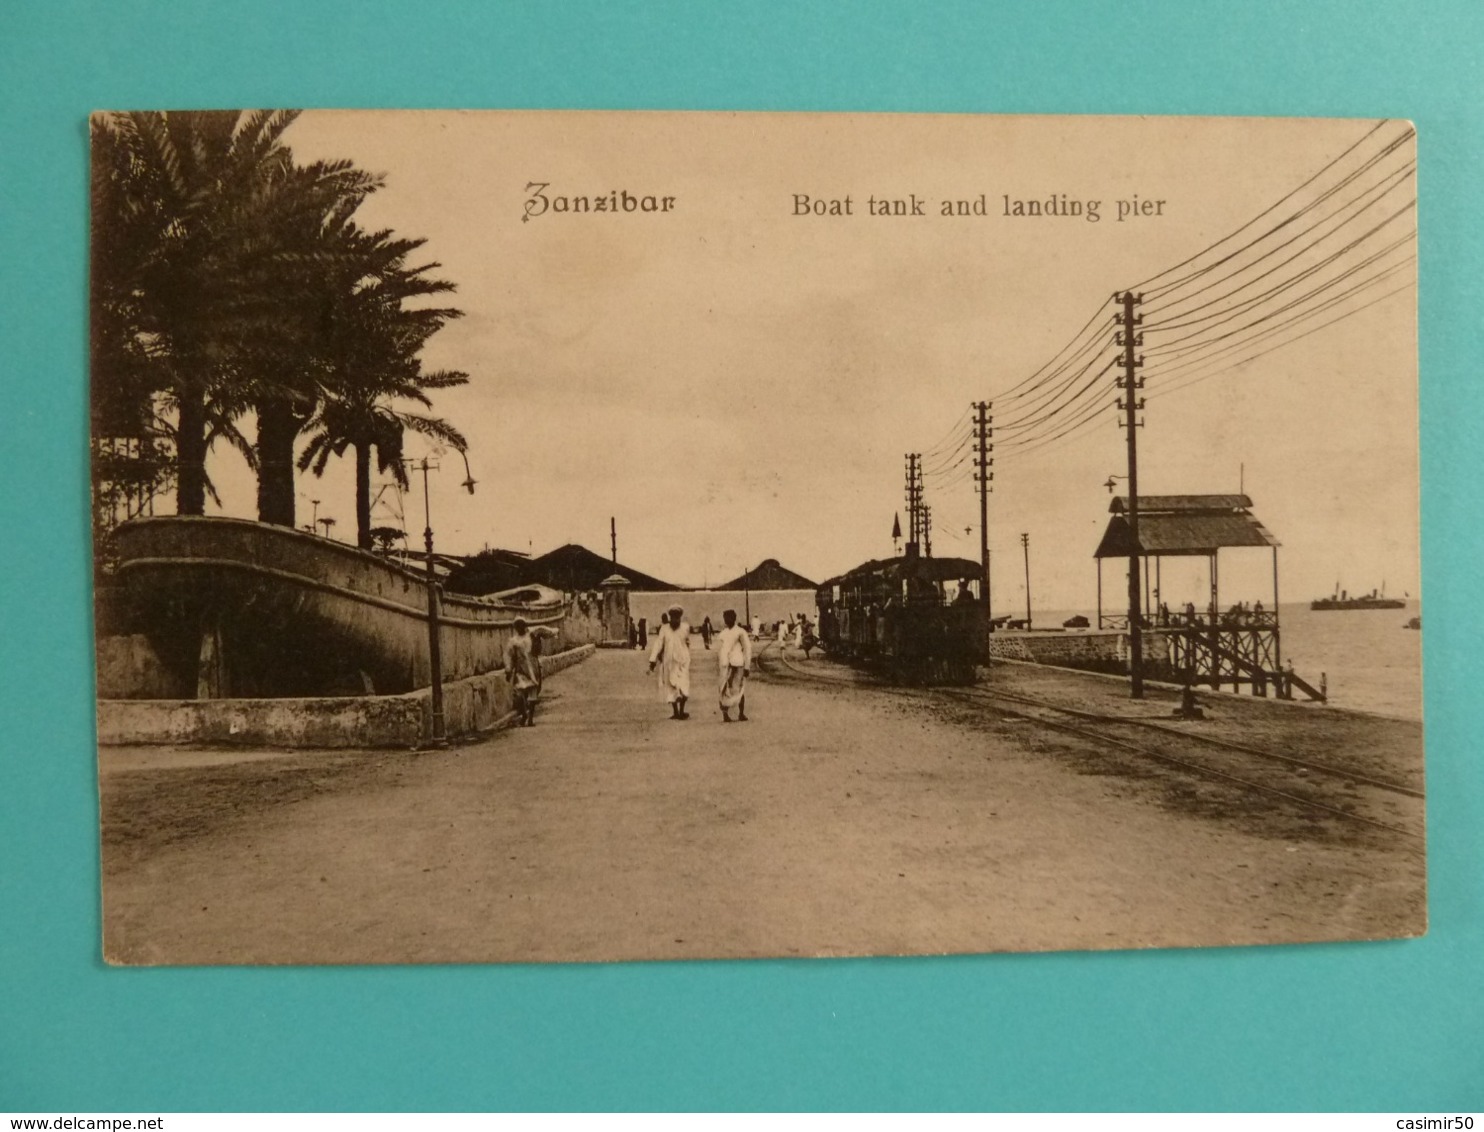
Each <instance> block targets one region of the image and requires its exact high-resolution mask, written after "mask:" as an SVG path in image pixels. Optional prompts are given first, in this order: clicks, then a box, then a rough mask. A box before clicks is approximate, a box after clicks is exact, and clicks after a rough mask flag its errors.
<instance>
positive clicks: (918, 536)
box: [907, 452, 922, 547]
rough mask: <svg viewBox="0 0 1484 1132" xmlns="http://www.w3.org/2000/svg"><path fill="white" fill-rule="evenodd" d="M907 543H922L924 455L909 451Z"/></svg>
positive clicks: (917, 544) (918, 544) (909, 544)
mask: <svg viewBox="0 0 1484 1132" xmlns="http://www.w3.org/2000/svg"><path fill="white" fill-rule="evenodd" d="M907 545H908V546H914V545H915V546H918V547H921V545H922V456H921V455H919V454H918V453H916V452H908V453H907Z"/></svg>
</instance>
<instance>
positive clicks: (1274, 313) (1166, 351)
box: [1149, 232, 1416, 358]
mask: <svg viewBox="0 0 1484 1132" xmlns="http://www.w3.org/2000/svg"><path fill="white" fill-rule="evenodd" d="M1413 239H1416V233H1415V232H1412V233H1408V234H1407V235H1406V236H1403V237H1402V238H1401V239H1399V240H1396V241H1395V242H1393V243H1391V244H1389V245H1387V246H1386V247H1385V248H1382V249H1381V250H1380V251H1379V252H1376V253H1374V254H1373V255H1369V256H1367V257H1366V258H1365V259H1363V260H1361V261H1360V262H1359V263H1356V264H1354V265H1352V266H1350V267H1348V268H1346V269H1345V270H1344V271H1343V272H1341V273H1340V274H1339V275H1337V276H1335V277H1334V278H1333V279H1328V280H1326V281H1325V282H1323V283H1321V284H1319V285H1318V286H1317V287H1313V288H1311V289H1309V290H1308V291H1305V292H1304V293H1303V294H1301V295H1299V296H1298V297H1297V298H1295V299H1291V300H1289V301H1288V302H1286V303H1284V304H1283V305H1282V306H1279V307H1275V308H1274V309H1273V310H1271V311H1269V312H1268V313H1267V314H1264V315H1262V316H1260V317H1258V318H1255V319H1253V320H1252V321H1251V322H1246V323H1243V324H1242V325H1241V326H1239V327H1237V328H1236V329H1235V330H1229V331H1227V332H1226V333H1225V334H1218V335H1216V336H1214V337H1210V338H1204V339H1203V340H1201V341H1195V342H1191V344H1189V345H1186V346H1178V343H1180V342H1186V341H1189V340H1190V339H1194V338H1200V337H1201V335H1203V334H1205V333H1207V332H1208V331H1200V332H1198V333H1197V334H1194V335H1188V336H1187V337H1186V338H1181V339H1176V341H1175V342H1173V343H1170V344H1168V345H1166V346H1161V347H1159V348H1158V349H1152V350H1150V351H1149V356H1150V357H1151V358H1160V357H1170V358H1179V357H1181V356H1182V355H1184V354H1190V353H1193V352H1199V351H1201V350H1205V349H1208V348H1210V347H1211V346H1214V345H1215V344H1216V343H1218V342H1221V341H1224V340H1225V339H1227V338H1231V337H1233V336H1235V335H1238V334H1241V333H1242V332H1244V331H1247V330H1250V329H1252V328H1253V327H1254V326H1260V325H1261V324H1263V323H1265V322H1267V321H1269V320H1270V319H1274V318H1277V317H1278V316H1279V315H1280V314H1283V313H1285V312H1287V311H1290V310H1292V309H1294V308H1295V307H1299V306H1302V305H1303V304H1304V303H1306V302H1308V301H1309V300H1310V299H1312V298H1314V297H1315V296H1316V295H1320V294H1323V293H1324V292H1325V291H1327V290H1329V289H1330V288H1332V287H1335V286H1337V285H1339V284H1340V283H1343V282H1344V281H1345V280H1346V279H1348V278H1350V276H1352V275H1354V274H1355V273H1356V272H1359V271H1363V270H1365V268H1367V267H1369V266H1370V265H1371V264H1373V263H1375V262H1376V261H1377V260H1381V259H1384V258H1385V257H1386V256H1388V255H1390V254H1391V253H1392V252H1394V251H1396V249H1397V248H1399V247H1401V246H1402V245H1403V244H1405V243H1406V242H1407V241H1409V240H1413ZM1249 313H1250V312H1249ZM1234 317H1235V316H1234ZM1226 321H1228V322H1229V321H1231V319H1227V320H1226ZM1218 325H1224V323H1221V324H1218ZM1214 329H1216V327H1210V328H1208V330H1214ZM1177 347H1178V348H1177Z"/></svg>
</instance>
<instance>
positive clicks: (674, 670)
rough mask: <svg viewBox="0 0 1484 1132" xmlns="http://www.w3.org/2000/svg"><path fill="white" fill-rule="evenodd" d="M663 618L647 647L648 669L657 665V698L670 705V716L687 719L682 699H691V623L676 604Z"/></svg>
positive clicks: (653, 668)
mask: <svg viewBox="0 0 1484 1132" xmlns="http://www.w3.org/2000/svg"><path fill="white" fill-rule="evenodd" d="M666 618H667V619H666V620H665V621H664V622H662V623H661V624H660V630H659V632H658V633H656V634H655V638H654V647H653V648H651V649H650V650H649V671H651V672H653V671H654V670H655V668H656V667H658V668H659V672H660V699H662V700H664V701H665V702H666V703H667V704H669V705H670V718H671V719H689V718H690V715H689V714H688V713H687V712H686V710H685V701H686V700H688V699H689V698H690V626H689V625H688V624H687V623H686V621H685V610H683V609H681V608H680V606H678V605H672V606H670V609H669V612H668V613H667V614H666Z"/></svg>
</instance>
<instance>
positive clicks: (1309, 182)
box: [1131, 118, 1413, 293]
mask: <svg viewBox="0 0 1484 1132" xmlns="http://www.w3.org/2000/svg"><path fill="white" fill-rule="evenodd" d="M1390 121H1391V119H1389V118H1383V119H1381V120H1380V121H1379V122H1377V123H1376V124H1375V125H1374V126H1372V127H1371V128H1370V129H1369V130H1367V131H1366V133H1365V134H1364V136H1362V137H1361V138H1360V139H1359V140H1358V141H1356V142H1355V143H1354V144H1353V145H1351V146H1349V147H1348V148H1346V149H1345V150H1344V151H1343V152H1341V153H1340V154H1339V156H1337V157H1335V158H1334V159H1333V160H1332V161H1330V162H1328V163H1327V164H1325V165H1323V166H1322V167H1321V168H1320V169H1319V170H1318V171H1317V172H1316V173H1315V174H1314V175H1313V176H1311V177H1310V178H1309V179H1308V180H1306V181H1304V182H1303V183H1302V184H1300V185H1297V186H1295V187H1294V188H1293V189H1291V190H1290V191H1289V192H1287V193H1285V194H1284V195H1283V196H1281V197H1279V198H1278V199H1277V200H1275V201H1274V202H1273V203H1272V204H1270V205H1268V207H1267V208H1265V209H1263V210H1262V211H1261V212H1259V213H1258V214H1257V215H1256V216H1254V217H1252V219H1250V220H1248V221H1247V222H1246V223H1244V224H1242V225H1240V226H1239V227H1237V228H1234V229H1233V230H1232V231H1230V232H1228V233H1227V234H1226V235H1225V236H1223V237H1221V239H1219V240H1216V241H1215V242H1214V243H1211V244H1208V245H1207V246H1206V247H1204V248H1202V249H1201V250H1200V251H1198V252H1196V253H1195V254H1194V255H1192V256H1189V257H1188V258H1186V259H1183V260H1181V261H1180V262H1179V263H1177V264H1174V265H1172V266H1170V267H1167V268H1165V269H1164V270H1163V271H1160V272H1157V273H1156V274H1154V275H1151V276H1150V277H1149V278H1148V279H1145V280H1143V281H1142V282H1139V283H1135V284H1134V285H1133V287H1132V288H1131V289H1132V290H1135V291H1137V290H1139V289H1140V288H1143V289H1146V290H1148V291H1150V292H1151V293H1152V292H1153V291H1156V290H1158V291H1167V290H1169V289H1170V288H1171V287H1175V286H1178V285H1179V284H1180V283H1182V282H1184V281H1185V279H1189V278H1193V277H1194V276H1193V275H1190V276H1185V277H1184V278H1182V279H1178V280H1175V281H1173V282H1170V283H1164V284H1161V285H1160V286H1159V287H1158V288H1154V287H1152V286H1151V285H1152V284H1153V283H1154V282H1155V280H1157V279H1163V278H1164V277H1165V276H1166V275H1170V274H1172V273H1174V272H1176V271H1179V270H1180V269H1181V268H1182V267H1187V266H1189V265H1190V264H1192V263H1194V262H1195V261H1196V260H1198V259H1200V258H1201V257H1202V256H1203V255H1205V254H1206V253H1207V252H1211V251H1214V250H1215V249H1217V248H1219V247H1220V246H1221V245H1222V244H1225V243H1227V242H1228V241H1230V240H1233V239H1235V238H1236V237H1237V236H1239V235H1241V234H1242V233H1243V232H1245V231H1246V230H1247V229H1248V228H1251V227H1252V226H1253V225H1254V224H1256V223H1258V221H1260V220H1261V219H1262V218H1263V217H1264V216H1267V215H1268V214H1269V213H1271V212H1273V211H1274V210H1275V209H1277V208H1279V207H1280V206H1281V205H1283V204H1284V203H1285V202H1287V201H1289V200H1292V199H1293V198H1294V197H1296V196H1297V195H1298V194H1299V193H1301V192H1303V191H1304V190H1305V189H1307V188H1308V187H1309V186H1310V185H1312V184H1313V183H1314V182H1315V181H1317V180H1319V178H1320V177H1322V176H1324V174H1325V173H1327V172H1329V171H1330V170H1331V169H1333V168H1334V167H1335V166H1336V165H1338V164H1339V163H1340V162H1341V161H1343V160H1345V158H1347V157H1349V156H1350V154H1352V153H1354V152H1355V151H1356V150H1357V149H1359V148H1360V147H1361V146H1363V145H1364V144H1365V143H1366V142H1368V141H1369V140H1370V139H1371V138H1372V137H1374V136H1375V135H1376V133H1377V132H1378V131H1380V130H1381V129H1383V128H1384V127H1385V126H1386V125H1387V124H1388V123H1389V122H1390ZM1412 133H1413V131H1411V130H1410V129H1409V130H1408V131H1407V134H1406V135H1405V136H1406V137H1410V136H1411V134H1412ZM1393 148H1394V147H1393ZM1387 152H1389V150H1388V151H1387ZM1298 215H1301V213H1295V214H1294V217H1290V218H1289V220H1290V221H1291V220H1292V219H1294V218H1295V217H1297V216H1298ZM1288 222H1289V221H1285V222H1284V223H1288ZM1280 227H1281V225H1280ZM1275 230H1276V229H1270V230H1269V232H1267V233H1264V235H1270V234H1271V232H1272V231H1275ZM1262 238H1263V237H1262V236H1259V237H1258V238H1257V239H1258V240H1260V239H1262ZM1256 242H1257V240H1253V241H1251V242H1250V243H1249V244H1248V245H1246V246H1248V247H1250V246H1251V244H1253V243H1256ZM1205 270H1209V268H1208V269H1205ZM1196 274H1199V273H1196Z"/></svg>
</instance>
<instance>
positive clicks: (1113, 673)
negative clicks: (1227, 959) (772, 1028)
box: [91, 111, 1427, 964]
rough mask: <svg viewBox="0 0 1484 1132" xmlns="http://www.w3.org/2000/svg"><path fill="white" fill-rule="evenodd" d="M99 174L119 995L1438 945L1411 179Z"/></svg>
mask: <svg viewBox="0 0 1484 1132" xmlns="http://www.w3.org/2000/svg"><path fill="white" fill-rule="evenodd" d="M91 136H92V198H93V199H92V271H91V281H92V282H91V285H92V314H91V335H92V337H91V341H92V382H93V386H92V406H93V417H92V459H93V483H94V494H93V524H94V538H95V543H94V545H95V548H96V558H97V566H96V598H97V619H96V626H97V658H98V697H99V704H98V734H99V779H100V790H101V798H102V829H101V844H102V884H103V894H102V896H103V931H104V940H103V951H104V955H105V956H106V958H107V959H108V960H109V961H110V962H112V963H119V964H257V963H280V964H282V963H312V964H323V963H450V962H458V963H468V962H533V961H537V962H539V961H584V962H585V961H609V960H635V959H695V958H731V957H771V956H844V955H909V954H941V953H962V952H992V951H1022V950H1048V949H1089V948H1096V949H1106V948H1144V947H1197V946H1208V945H1231V944H1260V943H1292V942H1300V941H1314V940H1364V939H1376V938H1392V937H1404V936H1414V935H1418V934H1421V933H1422V932H1424V931H1425V930H1426V923H1427V919H1426V872H1425V853H1424V849H1425V839H1424V828H1425V827H1424V795H1423V747H1422V718H1421V646H1420V639H1421V610H1420V590H1419V583H1420V572H1419V562H1418V502H1417V501H1418V452H1417V319H1416V302H1417V290H1416V286H1417V258H1416V257H1417V213H1416V138H1415V132H1414V130H1413V129H1412V127H1411V126H1410V124H1408V123H1407V122H1404V121H1395V120H1338V119H1326V120H1319V119H1214V118H1206V119H1194V118H1190V119H1187V118H1098V117H995V116H980V115H903V114H724V113H588V112H511V113H507V112H355V111H346V112H328V111H305V112H302V113H298V112H294V111H209V112H175V111H172V112H158V111H140V112H106V113H104V112H100V113H98V114H96V115H94V117H93V119H92V122H91Z"/></svg>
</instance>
